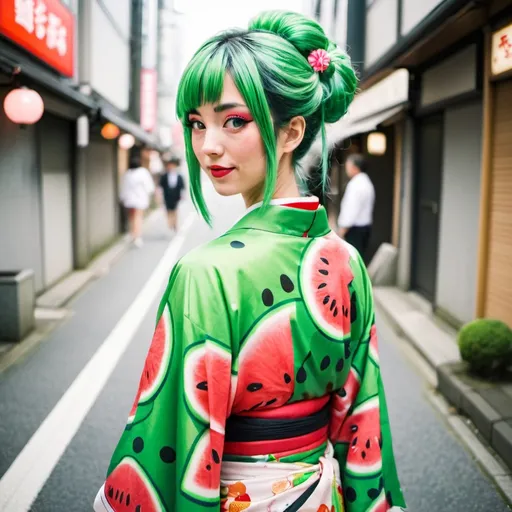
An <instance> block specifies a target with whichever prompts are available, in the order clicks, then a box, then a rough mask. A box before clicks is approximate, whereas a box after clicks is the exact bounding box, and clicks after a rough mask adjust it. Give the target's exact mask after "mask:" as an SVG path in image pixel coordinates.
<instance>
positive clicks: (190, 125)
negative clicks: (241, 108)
mask: <svg viewBox="0 0 512 512" xmlns="http://www.w3.org/2000/svg"><path fill="white" fill-rule="evenodd" d="M232 119H239V120H240V121H243V125H242V126H240V127H238V128H235V129H238V130H239V129H241V128H243V127H244V126H245V125H247V124H249V123H250V122H252V119H251V118H249V117H244V116H242V115H232V116H229V117H228V118H227V119H226V121H225V123H224V125H226V123H227V122H228V121H231V120H232ZM194 123H200V124H203V123H201V121H199V120H197V119H194V120H188V121H187V123H186V125H187V126H188V127H189V128H191V129H194ZM203 126H204V125H203Z"/></svg>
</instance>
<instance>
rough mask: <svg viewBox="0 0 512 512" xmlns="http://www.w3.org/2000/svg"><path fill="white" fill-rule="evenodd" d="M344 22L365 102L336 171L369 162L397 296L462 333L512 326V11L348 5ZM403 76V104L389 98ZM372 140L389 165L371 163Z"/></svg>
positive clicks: (352, 119) (434, 0) (465, 5)
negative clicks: (483, 325)
mask: <svg viewBox="0 0 512 512" xmlns="http://www.w3.org/2000/svg"><path fill="white" fill-rule="evenodd" d="M319 4H320V9H318V6H319ZM321 4H322V2H321V1H320V2H317V3H316V4H315V8H316V10H317V12H320V13H321V12H322V8H321ZM346 12H347V17H346V19H345V20H342V22H344V23H346V26H347V29H346V32H347V36H346V41H347V48H348V51H349V53H350V54H351V57H352V59H353V62H354V64H355V66H356V67H357V68H358V71H359V74H360V78H361V81H360V87H361V92H360V93H359V95H358V96H356V99H355V100H354V102H353V105H352V107H351V109H350V110H349V113H348V115H347V116H346V117H345V118H344V119H343V120H341V121H340V122H339V123H337V124H336V125H334V126H333V127H331V132H330V137H331V142H332V143H333V144H336V148H335V151H334V154H335V155H336V158H335V159H334V161H335V162H342V163H343V161H344V158H345V157H346V155H347V154H348V153H349V152H351V151H359V152H363V153H365V154H367V155H368V156H369V160H370V168H371V169H372V171H371V172H373V173H374V174H373V176H372V178H373V179H374V180H375V181H376V183H375V186H376V192H377V203H376V212H375V213H376V215H375V218H376V224H377V223H379V226H377V225H375V226H374V227H375V229H374V233H375V232H377V233H378V234H377V235H376V239H374V241H373V244H374V245H373V250H375V249H376V247H377V246H378V245H379V244H380V243H382V242H385V241H387V242H390V243H392V244H393V245H395V247H396V248H397V252H398V269H397V278H396V279H397V285H398V286H400V287H401V288H402V289H404V290H412V291H414V292H416V293H418V294H420V295H421V296H423V297H424V298H425V299H427V300H428V301H429V302H430V303H431V304H432V308H433V309H434V310H435V311H436V312H437V313H438V314H439V315H440V316H442V317H443V318H444V319H446V320H448V321H449V322H450V323H452V324H453V325H454V326H460V325H461V324H463V323H465V322H468V321H470V320H472V319H474V318H475V317H481V316H487V317H493V318H499V319H501V320H504V321H506V322H508V323H509V324H512V295H511V292H510V290H512V267H511V266H510V262H511V261H512V258H511V256H512V224H511V222H512V215H511V213H512V212H511V210H510V201H509V200H508V199H507V198H508V197H509V196H508V194H507V192H510V190H509V189H510V186H509V185H510V184H511V183H512V179H511V176H512V159H511V158H510V155H509V152H510V148H511V147H512V145H511V144H510V140H512V138H511V132H510V129H511V125H510V119H509V118H510V116H511V115H512V113H511V112H512V109H511V108H510V107H509V105H510V100H511V95H510V87H509V86H510V76H511V71H510V69H511V67H512V65H511V62H512V33H511V32H510V30H511V29H510V23H511V21H512V2H510V1H508V0H488V1H482V2H467V1H458V0H426V1H422V2H417V1H415V0H371V1H366V2H358V1H357V0H349V2H348V6H347V11H346ZM314 13H315V12H313V14H314ZM318 19H320V18H318ZM327 26H329V24H327ZM400 74H403V76H404V77H405V75H406V74H407V76H408V78H407V85H406V80H405V78H404V79H403V80H404V81H403V84H402V87H403V88H402V89H401V90H400V93H399V92H398V90H399V89H400V87H399V86H396V87H394V88H392V87H386V83H387V82H393V81H397V80H398V79H397V78H396V77H398V76H399V75H400ZM393 89H394V90H393ZM365 98H366V100H365V101H363V100H364V99H365ZM375 132H378V133H379V134H383V135H384V136H385V140H386V142H387V145H386V150H385V152H384V153H383V154H378V155H375V154H373V155H372V150H371V147H370V146H371V144H369V140H370V139H371V137H372V135H373V134H374V133H375ZM507 141H508V142H507ZM338 167H339V168H340V169H338V171H334V172H333V173H334V174H336V173H340V171H341V174H340V175H341V178H339V177H338V178H336V177H334V179H333V182H334V183H335V182H336V180H337V181H338V183H341V185H340V186H339V187H335V190H334V192H335V193H334V194H333V198H334V200H333V204H332V209H333V210H335V209H336V206H337V203H339V200H340V198H341V197H340V195H341V194H339V192H341V191H342V190H343V172H342V165H341V166H338ZM335 168H336V165H333V170H334V169H335ZM391 168H392V171H390V170H389V169H391ZM379 202H380V204H379ZM333 217H334V216H333ZM389 226H391V229H390V228H389Z"/></svg>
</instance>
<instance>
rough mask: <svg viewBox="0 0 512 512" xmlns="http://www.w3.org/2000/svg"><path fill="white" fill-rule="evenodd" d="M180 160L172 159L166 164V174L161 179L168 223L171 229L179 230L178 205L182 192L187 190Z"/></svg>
mask: <svg viewBox="0 0 512 512" xmlns="http://www.w3.org/2000/svg"><path fill="white" fill-rule="evenodd" d="M179 166H180V159H179V158H177V157H172V158H170V159H169V160H167V161H166V162H165V172H164V173H163V174H162V176H161V177H160V188H161V189H162V192H163V196H164V202H165V208H166V210H167V222H168V224H169V229H171V230H173V231H177V229H178V214H177V211H178V204H179V202H180V199H181V192H182V190H183V189H184V188H185V183H184V181H183V177H182V176H181V174H180V173H179Z"/></svg>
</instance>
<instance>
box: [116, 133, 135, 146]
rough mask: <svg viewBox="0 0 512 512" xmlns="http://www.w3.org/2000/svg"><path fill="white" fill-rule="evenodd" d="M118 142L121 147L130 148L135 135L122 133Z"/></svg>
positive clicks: (133, 142)
mask: <svg viewBox="0 0 512 512" xmlns="http://www.w3.org/2000/svg"><path fill="white" fill-rule="evenodd" d="M118 143H119V147H120V148H121V149H130V148H132V147H133V145H134V144H135V137H134V136H133V135H132V134H131V133H123V135H121V137H119V142H118Z"/></svg>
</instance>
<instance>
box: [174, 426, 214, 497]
mask: <svg viewBox="0 0 512 512" xmlns="http://www.w3.org/2000/svg"><path fill="white" fill-rule="evenodd" d="M223 449H224V435H222V434H219V433H218V432H215V431H214V430H210V429H206V430H205V431H204V432H203V433H202V434H200V435H199V436H198V438H197V440H196V442H195V444H194V446H193V448H192V452H191V454H190V456H189V459H188V461H187V466H186V469H185V473H184V475H183V480H182V482H181V491H182V492H183V494H184V495H185V496H187V498H189V499H190V500H192V501H194V502H195V503H198V504H200V505H206V506H213V505H216V504H217V503H219V500H220V493H219V481H220V467H221V458H222V451H223Z"/></svg>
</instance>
